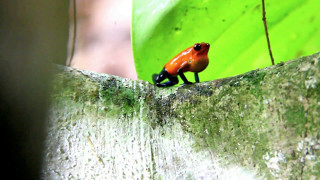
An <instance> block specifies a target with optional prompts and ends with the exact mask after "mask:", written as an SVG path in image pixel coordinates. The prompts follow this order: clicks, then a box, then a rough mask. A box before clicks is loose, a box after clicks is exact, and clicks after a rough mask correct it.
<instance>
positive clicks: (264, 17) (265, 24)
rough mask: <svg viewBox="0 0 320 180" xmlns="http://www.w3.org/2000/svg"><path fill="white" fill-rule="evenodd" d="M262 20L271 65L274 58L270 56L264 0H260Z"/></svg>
mask: <svg viewBox="0 0 320 180" xmlns="http://www.w3.org/2000/svg"><path fill="white" fill-rule="evenodd" d="M262 21H263V24H264V30H265V33H266V37H267V43H268V49H269V55H270V58H271V63H272V65H274V59H273V56H272V51H271V45H270V40H269V34H268V26H267V18H266V10H265V7H264V0H262Z"/></svg>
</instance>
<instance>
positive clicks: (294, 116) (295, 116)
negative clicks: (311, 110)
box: [285, 105, 307, 135]
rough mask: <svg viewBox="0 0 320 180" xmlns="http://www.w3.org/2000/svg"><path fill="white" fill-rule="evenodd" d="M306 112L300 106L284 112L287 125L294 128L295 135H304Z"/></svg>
mask: <svg viewBox="0 0 320 180" xmlns="http://www.w3.org/2000/svg"><path fill="white" fill-rule="evenodd" d="M305 115H306V112H305V110H304V107H303V106H302V105H296V106H293V107H289V108H288V109H287V111H286V112H285V117H286V120H287V125H288V126H290V127H292V128H294V129H295V132H296V133H297V134H301V135H302V134H304V131H305V130H304V126H305V124H306V121H307V119H306V117H305Z"/></svg>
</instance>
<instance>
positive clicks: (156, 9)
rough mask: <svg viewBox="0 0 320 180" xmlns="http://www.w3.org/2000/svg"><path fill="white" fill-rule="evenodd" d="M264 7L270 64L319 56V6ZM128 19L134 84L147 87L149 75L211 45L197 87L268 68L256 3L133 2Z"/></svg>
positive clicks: (273, 1)
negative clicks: (203, 45)
mask: <svg viewBox="0 0 320 180" xmlns="http://www.w3.org/2000/svg"><path fill="white" fill-rule="evenodd" d="M265 6H266V17H267V22H268V29H269V38H270V41H271V48H272V51H273V55H274V58H275V63H279V62H280V61H286V60H289V59H293V58H296V57H299V56H303V55H308V54H311V53H314V52H317V51H319V49H320V28H319V27H320V13H319V12H320V3H319V0H284V1H279V0H266V1H265ZM132 18H133V19H132V43H133V53H134V59H135V65H136V69H137V73H138V78H139V79H143V80H148V81H150V82H151V81H152V80H151V75H152V74H153V73H159V72H160V70H161V69H162V67H163V66H164V64H165V63H166V62H168V61H169V60H170V59H171V58H173V57H174V56H175V55H176V54H178V53H179V52H180V51H182V50H184V49H185V48H187V47H189V46H192V45H193V44H194V43H196V42H208V43H210V44H211V47H210V51H209V59H210V63H209V66H208V68H207V69H205V70H204V71H203V72H201V73H200V74H199V75H200V81H209V80H214V79H217V78H223V77H228V76H233V75H237V74H240V73H244V72H247V71H250V70H253V69H256V68H263V67H266V66H269V65H271V60H270V57H269V53H268V47H267V41H266V36H265V31H264V26H263V21H262V4H261V1H257V0H245V1H243V0H203V1H200V0H198V1H197V0H152V1H150V0H148V1H146V0H134V1H133V17H132ZM186 74H187V77H188V79H190V80H192V81H194V79H193V74H192V73H186ZM180 82H181V81H180Z"/></svg>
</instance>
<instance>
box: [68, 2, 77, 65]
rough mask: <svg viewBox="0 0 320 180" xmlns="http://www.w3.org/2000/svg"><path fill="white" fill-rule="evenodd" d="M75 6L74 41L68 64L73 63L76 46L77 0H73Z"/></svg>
mask: <svg viewBox="0 0 320 180" xmlns="http://www.w3.org/2000/svg"><path fill="white" fill-rule="evenodd" d="M72 7H73V34H72V42H71V51H70V56H69V59H68V60H67V66H70V65H71V61H72V59H73V56H74V51H75V46H76V35H77V6H76V0H72Z"/></svg>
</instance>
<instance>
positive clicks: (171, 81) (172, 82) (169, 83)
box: [157, 76, 179, 87]
mask: <svg viewBox="0 0 320 180" xmlns="http://www.w3.org/2000/svg"><path fill="white" fill-rule="evenodd" d="M168 79H169V81H167V82H165V83H157V86H158V87H169V86H174V85H176V84H178V82H179V79H178V77H176V76H174V77H172V76H170V77H168Z"/></svg>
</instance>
